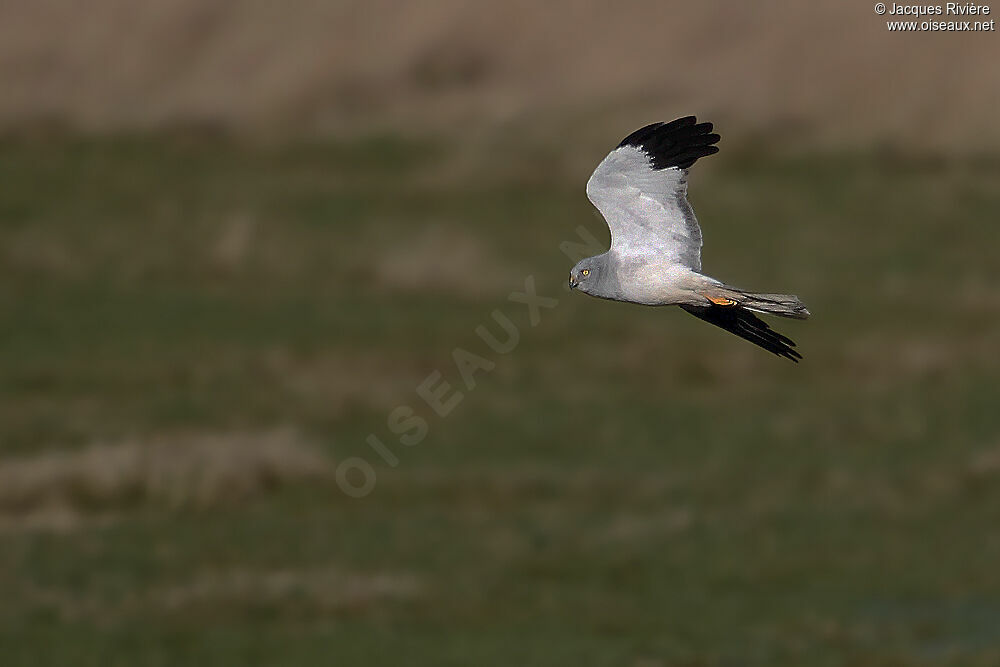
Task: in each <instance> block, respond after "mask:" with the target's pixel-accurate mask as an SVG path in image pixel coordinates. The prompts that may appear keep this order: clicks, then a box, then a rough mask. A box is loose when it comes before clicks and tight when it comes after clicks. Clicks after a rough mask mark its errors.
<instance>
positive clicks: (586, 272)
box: [581, 269, 590, 276]
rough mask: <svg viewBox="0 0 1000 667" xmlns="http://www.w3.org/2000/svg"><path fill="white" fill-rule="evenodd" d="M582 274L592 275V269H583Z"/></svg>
mask: <svg viewBox="0 0 1000 667" xmlns="http://www.w3.org/2000/svg"><path fill="white" fill-rule="evenodd" d="M581 274H582V275H584V276H589V275H590V269H584V270H583V271H581Z"/></svg>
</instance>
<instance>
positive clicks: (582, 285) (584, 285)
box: [569, 257, 601, 292]
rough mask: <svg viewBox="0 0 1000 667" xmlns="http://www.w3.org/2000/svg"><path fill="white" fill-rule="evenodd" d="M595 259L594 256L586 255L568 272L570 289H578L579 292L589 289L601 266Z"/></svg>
mask: <svg viewBox="0 0 1000 667" xmlns="http://www.w3.org/2000/svg"><path fill="white" fill-rule="evenodd" d="M596 259H597V258H596V257H588V258H587V259H582V260H580V261H579V262H577V263H576V266H574V267H573V270H572V271H570V272H569V286H570V289H579V290H580V291H581V292H589V291H590V289H591V287H592V286H593V285H595V284H596V282H597V278H598V276H599V275H600V272H601V267H600V265H599V263H598V262H597V261H596Z"/></svg>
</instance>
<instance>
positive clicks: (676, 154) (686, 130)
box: [569, 116, 809, 362]
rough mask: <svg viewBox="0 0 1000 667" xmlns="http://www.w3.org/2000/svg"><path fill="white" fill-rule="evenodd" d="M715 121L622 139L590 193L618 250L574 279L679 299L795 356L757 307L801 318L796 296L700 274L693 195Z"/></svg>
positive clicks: (624, 296)
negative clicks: (691, 175)
mask: <svg viewBox="0 0 1000 667" xmlns="http://www.w3.org/2000/svg"><path fill="white" fill-rule="evenodd" d="M718 141H719V135H718V134H713V133H712V124H711V123H698V122H697V121H696V120H695V117H694V116H687V117H686V118H678V119H677V120H675V121H672V122H670V123H653V124H652V125H647V126H646V127H644V128H642V129H639V130H636V131H635V132H633V133H632V134H630V135H628V136H627V137H625V139H623V140H622V142H621V143H620V144H618V147H617V148H615V149H614V150H613V151H611V153H609V154H608V156H607V157H606V158H604V161H603V162H601V164H599V165H598V166H597V169H596V170H594V174H593V175H592V176H591V177H590V180H589V181H588V182H587V197H588V198H589V199H590V201H591V202H592V203H593V204H594V206H596V207H597V210H598V211H600V212H601V215H603V216H604V219H605V220H606V221H607V223H608V227H609V228H610V229H611V248H610V249H609V250H608V251H607V252H605V253H603V254H601V255H596V256H594V257H588V258H587V259H584V260H582V261H580V262H578V263H577V265H576V266H574V267H573V270H572V271H571V272H570V274H569V285H570V287H572V288H576V289H579V290H580V291H581V292H584V293H586V294H590V295H591V296H596V297H600V298H603V299H612V300H614V301H627V302H629V303H639V304H643V305H647V306H667V305H677V306H680V307H681V308H683V309H684V310H686V311H687V312H689V313H691V314H692V315H694V316H695V317H698V318H701V319H703V320H705V321H706V322H708V323H710V324H714V325H716V326H718V327H722V328H723V329H725V330H726V331H729V332H732V333H734V334H736V335H737V336H739V337H740V338H743V339H745V340H748V341H750V342H751V343H753V344H754V345H759V346H760V347H762V348H764V349H765V350H767V351H769V352H773V353H774V354H776V355H778V356H780V357H785V358H786V359H791V360H792V361H796V362H797V361H798V360H799V359H801V358H802V355H800V354H799V353H798V352H796V351H795V349H794V347H795V343H793V342H792V341H791V339H789V338H786V337H785V336H782V335H781V334H779V333H777V332H776V331H774V330H772V329H771V327H769V326H768V325H767V324H766V323H765V322H764V321H763V320H761V319H760V318H759V317H757V316H756V315H754V313H767V314H769V315H778V316H780V317H790V318H793V319H798V320H804V319H805V318H807V317H809V311H808V310H807V309H806V307H805V305H804V304H803V303H802V302H801V301H800V300H799V298H798V297H797V296H793V295H791V294H766V293H760V292H750V291H747V290H743V289H739V288H737V287H732V286H731V285H726V284H725V283H722V282H720V281H718V280H716V279H715V278H710V277H709V276H706V275H705V274H703V273H702V272H701V228H700V227H699V226H698V220H697V218H695V216H694V211H693V210H692V209H691V205H690V204H689V203H688V200H687V176H688V169H690V168H691V165H693V164H694V163H695V162H696V161H697V160H698V158H701V157H705V156H706V155H712V154H713V153H717V152H719V149H718V147H717V146H715V145H714V144H716V143H717V142H718Z"/></svg>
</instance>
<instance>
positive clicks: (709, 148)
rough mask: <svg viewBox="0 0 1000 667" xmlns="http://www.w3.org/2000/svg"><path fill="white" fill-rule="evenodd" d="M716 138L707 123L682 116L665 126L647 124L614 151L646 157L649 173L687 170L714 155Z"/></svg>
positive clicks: (624, 140)
mask: <svg viewBox="0 0 1000 667" xmlns="http://www.w3.org/2000/svg"><path fill="white" fill-rule="evenodd" d="M719 139H720V137H719V135H718V134H714V133H713V132H712V124H711V123H699V122H698V120H697V119H696V118H695V117H694V116H684V117H683V118H678V119H677V120H672V121H670V122H669V123H650V124H649V125H647V126H645V127H642V128H639V129H638V130H636V131H635V132H633V133H632V134H630V135H628V136H627V137H625V138H624V139H622V141H621V143H620V144H618V147H619V148H621V147H623V146H634V147H636V148H638V149H639V150H641V151H643V152H644V153H646V155H648V156H649V159H650V162H651V163H652V165H653V169H669V168H671V167H677V168H679V169H689V168H690V167H691V165H693V164H694V163H695V162H696V161H697V160H698V158H702V157H705V156H707V155H712V154H713V153H718V152H719V148H718V146H713V145H712V144H715V143H718V141H719Z"/></svg>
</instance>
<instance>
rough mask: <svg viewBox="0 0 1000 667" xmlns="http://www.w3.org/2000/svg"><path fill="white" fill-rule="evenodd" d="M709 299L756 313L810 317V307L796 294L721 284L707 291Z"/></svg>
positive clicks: (802, 318)
mask: <svg viewBox="0 0 1000 667" xmlns="http://www.w3.org/2000/svg"><path fill="white" fill-rule="evenodd" d="M705 296H707V297H708V299H709V300H710V301H711V302H712V303H714V304H716V305H720V306H727V305H733V306H740V307H742V308H746V309H747V310H751V311H753V312H755V313H765V314H767V315H778V316H779V317H790V318H792V319H796V320H804V319H806V318H807V317H809V309H808V308H806V305H805V304H804V303H802V300H801V299H799V297H797V296H795V295H794V294H767V293H763V292H747V291H746V290H741V289H739V288H737V287H730V286H729V285H720V286H719V287H718V288H716V289H714V290H711V291H710V292H708V293H706V295H705Z"/></svg>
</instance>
